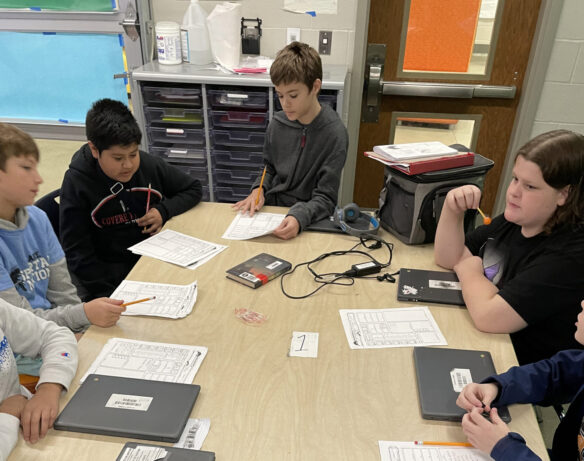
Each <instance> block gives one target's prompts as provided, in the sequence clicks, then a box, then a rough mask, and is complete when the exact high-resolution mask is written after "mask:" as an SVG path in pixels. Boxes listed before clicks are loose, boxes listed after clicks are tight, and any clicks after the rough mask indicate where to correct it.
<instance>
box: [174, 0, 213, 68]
mask: <svg viewBox="0 0 584 461" xmlns="http://www.w3.org/2000/svg"><path fill="white" fill-rule="evenodd" d="M181 38H182V57H183V61H187V62H190V63H192V64H199V65H201V64H208V63H210V62H211V61H212V58H211V46H210V44H209V32H208V31H207V13H205V11H204V10H203V8H202V7H201V5H199V0H191V3H190V5H189V6H188V8H187V11H186V12H185V15H184V17H183V22H182V26H181Z"/></svg>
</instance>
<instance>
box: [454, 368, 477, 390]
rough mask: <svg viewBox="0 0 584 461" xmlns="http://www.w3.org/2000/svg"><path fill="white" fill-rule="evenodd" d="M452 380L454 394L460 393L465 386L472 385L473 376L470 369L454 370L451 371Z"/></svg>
mask: <svg viewBox="0 0 584 461" xmlns="http://www.w3.org/2000/svg"><path fill="white" fill-rule="evenodd" d="M450 379H451V380H452V389H454V392H460V391H462V388H463V387H464V386H466V385H467V384H470V383H472V376H471V374H470V370H469V369H468V368H453V369H452V370H451V371H450Z"/></svg>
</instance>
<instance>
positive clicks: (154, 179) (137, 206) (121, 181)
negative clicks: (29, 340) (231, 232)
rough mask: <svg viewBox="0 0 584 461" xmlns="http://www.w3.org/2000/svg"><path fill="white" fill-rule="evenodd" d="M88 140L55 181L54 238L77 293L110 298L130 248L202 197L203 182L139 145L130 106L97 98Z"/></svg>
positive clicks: (132, 259)
mask: <svg viewBox="0 0 584 461" xmlns="http://www.w3.org/2000/svg"><path fill="white" fill-rule="evenodd" d="M85 126H86V128H85V129H86V134H87V139H88V140H89V142H88V143H87V144H85V145H83V146H82V147H81V149H79V150H78V151H77V152H76V153H75V155H74V156H73V159H72V160H71V164H70V165H69V170H67V172H66V173H65V177H64V179H63V184H62V186H61V204H60V238H61V243H62V245H63V249H64V250H65V254H66V257H67V264H68V266H69V271H70V272H71V276H72V278H73V280H74V282H75V283H76V284H77V287H78V290H79V292H80V295H81V297H82V299H83V298H94V297H97V296H108V295H110V294H111V293H112V291H113V290H114V289H115V288H116V287H117V286H118V285H119V284H120V282H121V281H122V280H123V279H124V278H125V276H126V275H127V274H128V272H129V271H130V270H131V269H132V267H133V266H134V264H135V263H136V261H137V260H138V256H137V255H135V254H133V253H132V252H130V251H128V249H127V248H128V247H130V246H132V245H134V244H136V243H138V242H140V241H142V240H144V239H146V238H148V237H149V236H150V235H152V234H155V233H157V232H159V231H160V229H161V228H162V226H163V225H164V223H165V222H166V221H167V220H168V219H170V218H172V217H173V216H176V215H178V214H181V213H184V212H185V211H187V210H189V209H190V208H192V207H193V206H195V205H196V204H197V203H199V201H200V200H201V196H202V188H201V183H200V181H198V180H197V179H194V178H192V177H190V176H188V175H187V174H185V173H183V172H181V171H179V170H178V169H176V168H174V167H173V166H171V165H169V164H168V163H166V162H165V161H164V160H163V159H161V158H157V157H154V156H151V155H149V154H147V153H145V152H142V151H140V150H139V144H140V140H141V138H142V134H141V132H140V128H139V127H138V124H137V123H136V120H135V119H134V117H133V116H132V114H131V112H130V111H129V110H128V108H127V107H126V106H125V105H124V104H123V103H121V102H119V101H113V100H111V99H101V100H99V101H97V102H95V103H94V104H93V106H92V107H91V109H90V110H89V112H88V113H87V117H86V121H85Z"/></svg>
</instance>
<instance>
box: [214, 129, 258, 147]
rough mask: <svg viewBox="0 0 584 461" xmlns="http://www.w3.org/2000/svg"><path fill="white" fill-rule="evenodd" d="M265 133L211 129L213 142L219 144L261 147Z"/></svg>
mask: <svg viewBox="0 0 584 461" xmlns="http://www.w3.org/2000/svg"><path fill="white" fill-rule="evenodd" d="M265 137H266V135H265V133H259V132H258V133H255V132H252V131H223V130H213V141H214V144H215V145H216V146H217V145H220V146H243V147H259V148H263V146H264V139H265Z"/></svg>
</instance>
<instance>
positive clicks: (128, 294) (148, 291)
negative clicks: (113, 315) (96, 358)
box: [110, 280, 197, 319]
mask: <svg viewBox="0 0 584 461" xmlns="http://www.w3.org/2000/svg"><path fill="white" fill-rule="evenodd" d="M110 297H111V298H114V299H123V300H124V302H125V303H128V302H132V301H136V300H139V299H144V298H152V297H155V299H150V300H148V301H144V302H141V303H137V304H132V305H130V306H127V307H126V311H125V312H124V313H122V315H151V316H155V317H166V318H170V319H181V318H183V317H186V316H187V315H189V314H190V313H191V312H192V310H193V306H194V305H195V301H196V300H197V282H196V281H194V282H193V283H191V284H190V285H171V284H168V283H154V282H137V281H134V280H123V281H122V283H120V285H119V286H118V287H117V288H116V290H115V291H114V292H113V293H112V294H111V296H110Z"/></svg>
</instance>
